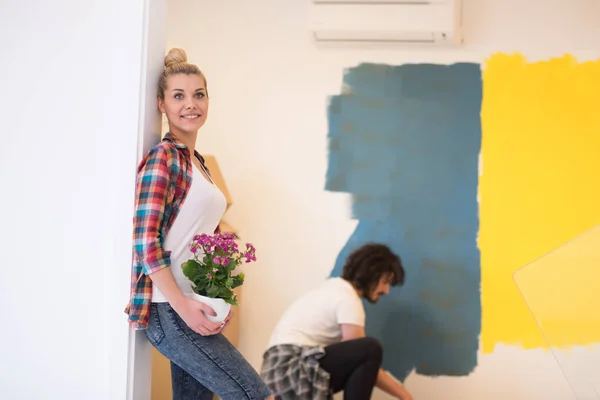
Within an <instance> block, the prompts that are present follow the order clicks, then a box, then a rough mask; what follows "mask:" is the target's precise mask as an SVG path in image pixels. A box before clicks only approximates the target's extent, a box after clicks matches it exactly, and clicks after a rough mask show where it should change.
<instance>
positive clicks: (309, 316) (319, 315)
mask: <svg viewBox="0 0 600 400" xmlns="http://www.w3.org/2000/svg"><path fill="white" fill-rule="evenodd" d="M340 324H354V325H359V326H362V327H364V326H365V309H364V306H363V303H362V300H361V298H360V297H359V296H358V293H356V290H355V289H354V287H352V285H351V284H350V282H348V281H346V280H345V279H342V278H337V277H336V278H329V279H327V280H326V281H325V282H323V283H322V284H321V285H319V287H317V288H316V289H313V290H311V291H310V292H308V293H306V294H304V295H303V296H302V297H300V298H299V299H297V300H296V301H295V302H294V303H293V304H292V305H291V306H290V307H289V308H288V309H287V310H286V312H285V313H284V314H283V316H282V318H281V319H280V320H279V323H278V324H277V326H276V327H275V331H274V332H273V334H272V335H271V340H270V342H269V347H271V346H275V345H278V344H296V345H300V346H304V345H306V346H328V345H330V344H333V343H338V342H340V341H341V340H342V329H341V326H340Z"/></svg>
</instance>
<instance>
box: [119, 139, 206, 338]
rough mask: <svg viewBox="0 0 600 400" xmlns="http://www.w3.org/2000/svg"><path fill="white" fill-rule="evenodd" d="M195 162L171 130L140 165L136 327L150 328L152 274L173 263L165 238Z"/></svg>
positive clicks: (132, 315)
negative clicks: (164, 246)
mask: <svg viewBox="0 0 600 400" xmlns="http://www.w3.org/2000/svg"><path fill="white" fill-rule="evenodd" d="M194 154H195V156H196V157H197V158H198V159H199V160H200V162H201V163H202V165H203V166H204V167H205V168H206V165H204V158H202V156H200V154H198V152H196V151H195V150H194ZM191 161H192V160H191V158H190V151H189V149H188V148H187V147H186V146H185V145H184V144H183V143H182V142H181V141H179V140H178V139H177V138H176V137H175V136H173V135H172V134H171V133H167V134H166V135H165V137H164V138H163V140H162V141H161V142H160V143H158V144H157V145H156V146H154V147H153V148H152V149H150V151H149V152H148V153H147V154H146V156H145V157H144V158H143V160H142V161H141V162H140V164H139V166H138V170H137V180H136V188H135V209H134V215H133V255H132V268H131V296H130V300H129V304H128V305H127V307H126V308H125V313H127V314H128V315H129V322H130V324H131V325H132V326H133V327H134V329H136V330H137V329H146V328H147V327H148V319H149V317H150V303H151V301H152V280H151V279H150V277H149V276H148V275H150V274H152V273H154V272H156V271H159V270H161V269H163V268H168V267H170V266H171V258H170V256H171V252H170V251H166V250H164V248H163V241H164V239H165V237H166V236H167V233H169V229H170V228H171V226H172V225H173V222H174V221H175V218H176V217H177V214H178V213H179V209H180V207H181V204H182V203H183V201H184V200H185V197H186V196H187V193H188V191H189V189H190V186H191V184H192V168H193V167H192V165H193V164H192V162H191ZM206 170H207V171H208V168H206ZM217 230H218V227H217Z"/></svg>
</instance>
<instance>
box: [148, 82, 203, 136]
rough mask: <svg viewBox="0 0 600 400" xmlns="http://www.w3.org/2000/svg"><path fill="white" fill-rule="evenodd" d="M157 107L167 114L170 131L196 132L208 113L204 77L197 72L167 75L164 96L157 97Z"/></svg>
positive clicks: (176, 132) (180, 132) (181, 132)
mask: <svg viewBox="0 0 600 400" xmlns="http://www.w3.org/2000/svg"><path fill="white" fill-rule="evenodd" d="M158 108H159V109H160V111H161V112H162V113H165V115H166V116H167V119H168V120H169V128H170V130H171V132H173V133H175V134H178V133H179V134H189V133H196V132H198V129H200V128H201V127H202V125H204V123H205V122H206V117H207V115H208V93H207V90H206V83H205V81H204V78H203V77H202V76H200V75H197V74H190V75H188V74H176V75H171V76H169V77H168V78H167V81H166V87H165V90H164V98H160V97H159V99H158Z"/></svg>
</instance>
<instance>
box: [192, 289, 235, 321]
mask: <svg viewBox="0 0 600 400" xmlns="http://www.w3.org/2000/svg"><path fill="white" fill-rule="evenodd" d="M192 298H193V299H194V300H196V301H199V302H201V303H204V304H206V305H208V306H210V307H212V309H213V310H215V313H216V314H217V315H216V316H212V315H209V314H208V313H204V315H206V318H208V319H209V321H211V322H223V321H225V318H227V315H229V310H231V304H229V303H226V302H225V300H223V299H213V298H211V297H206V296H202V295H199V294H196V293H194V294H193V295H192Z"/></svg>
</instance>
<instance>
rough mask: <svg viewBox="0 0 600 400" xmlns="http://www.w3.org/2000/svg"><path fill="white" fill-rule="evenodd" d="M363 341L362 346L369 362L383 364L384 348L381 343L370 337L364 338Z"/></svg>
mask: <svg viewBox="0 0 600 400" xmlns="http://www.w3.org/2000/svg"><path fill="white" fill-rule="evenodd" d="M361 341H362V343H361V345H362V346H363V348H364V352H365V354H366V355H367V357H368V358H369V360H371V361H373V362H376V363H377V364H381V362H382V361H383V347H382V346H381V342H380V341H379V340H377V339H375V338H373V337H370V336H367V337H364V338H362V339H361Z"/></svg>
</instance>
